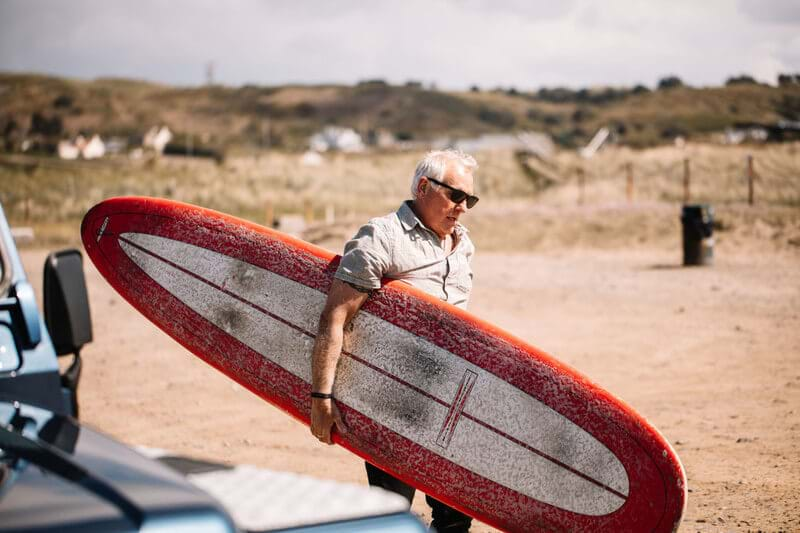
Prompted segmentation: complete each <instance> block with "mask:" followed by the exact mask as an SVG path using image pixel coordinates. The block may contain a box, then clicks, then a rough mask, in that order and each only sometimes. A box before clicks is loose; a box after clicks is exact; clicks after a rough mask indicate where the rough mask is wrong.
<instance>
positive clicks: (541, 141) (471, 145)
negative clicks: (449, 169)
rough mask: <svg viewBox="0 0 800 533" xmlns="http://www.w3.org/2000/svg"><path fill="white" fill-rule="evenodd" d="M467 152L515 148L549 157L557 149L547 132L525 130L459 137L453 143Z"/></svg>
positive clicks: (516, 150)
mask: <svg viewBox="0 0 800 533" xmlns="http://www.w3.org/2000/svg"><path fill="white" fill-rule="evenodd" d="M453 144H454V146H455V147H456V148H458V149H459V150H462V151H464V152H467V153H472V152H480V151H483V150H514V151H515V152H525V153H529V154H531V155H535V156H537V157H539V158H541V159H549V158H550V157H552V155H553V152H554V150H555V145H554V144H553V139H552V138H551V137H550V136H549V135H548V134H546V133H541V132H536V131H523V132H520V133H517V134H512V133H488V134H485V135H481V136H480V137H475V138H472V139H459V140H458V141H456V142H455V143H453Z"/></svg>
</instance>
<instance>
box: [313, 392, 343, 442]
mask: <svg viewBox="0 0 800 533" xmlns="http://www.w3.org/2000/svg"><path fill="white" fill-rule="evenodd" d="M334 425H335V426H336V430H337V431H338V432H339V433H346V432H347V426H346V425H345V424H344V421H343V420H342V415H341V413H339V408H338V407H336V403H335V402H334V401H333V400H328V399H321V398H312V399H311V433H313V434H314V436H315V437H317V438H318V439H319V440H320V441H321V442H324V443H325V444H333V426H334Z"/></svg>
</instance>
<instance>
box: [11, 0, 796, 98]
mask: <svg viewBox="0 0 800 533" xmlns="http://www.w3.org/2000/svg"><path fill="white" fill-rule="evenodd" d="M761 4H762V3H761V2H759V3H758V5H759V6H760V5H761ZM766 5H767V7H766V8H765V9H764V10H763V11H764V13H761V12H759V9H758V8H757V6H755V4H754V3H752V2H748V0H742V2H740V3H739V4H735V3H731V2H729V1H727V0H707V1H706V2H690V1H685V0H674V1H672V2H648V3H643V2H636V1H634V0H616V1H611V2H604V3H601V4H598V3H596V2H591V1H589V0H569V1H566V2H550V1H543V0H530V1H524V0H504V1H490V0H464V1H456V0H434V1H424V0H407V1H405V2H389V1H381V0H375V1H373V2H370V3H364V2H360V1H356V0H342V1H341V2H330V1H322V0H318V1H304V2H277V1H275V2H266V1H256V0H238V1H229V2H224V3H223V2H216V1H212V0H193V1H191V2H189V1H186V0H182V1H178V0H173V1H170V2H157V1H155V0H139V1H137V2H105V1H99V0H70V2H61V1H55V0H50V1H48V0H26V1H23V0H3V1H0V69H3V70H28V71H38V72H47V73H54V74H58V75H66V76H77V77H97V76H125V77H136V78H145V79H153V80H159V81H164V82H168V83H178V84H199V83H202V82H203V81H204V78H205V66H206V64H207V63H208V62H209V61H213V62H214V66H215V76H216V79H217V80H218V81H221V82H223V83H227V84H232V85H240V84H244V83H257V84H270V85H271V84H282V83H288V82H301V83H324V82H336V83H353V82H356V81H358V80H362V79H368V78H384V79H386V80H388V81H392V82H398V83H402V82H404V81H406V80H409V79H414V80H420V81H423V82H436V83H437V84H438V85H439V86H440V87H444V88H466V87H468V86H470V85H472V84H477V85H479V86H481V87H497V86H505V87H508V86H512V85H513V86H515V87H517V88H519V89H534V88H537V87H540V86H542V85H547V86H552V85H568V86H573V87H580V86H586V85H597V84H607V85H632V84H635V83H646V84H650V85H652V84H655V83H656V82H657V80H658V79H659V77H661V76H663V75H665V74H667V73H675V74H677V75H678V76H680V77H681V78H683V79H684V80H685V81H687V82H688V83H691V84H718V83H721V82H722V81H724V80H725V78H726V77H727V76H730V75H733V74H739V73H742V72H746V71H748V70H751V71H752V72H757V73H758V75H759V76H764V75H769V76H772V74H769V73H771V72H772V71H774V70H775V69H776V68H784V69H785V70H789V71H797V70H800V43H799V42H798V40H797V38H796V35H798V34H799V33H800V32H798V31H797V29H798V28H797V24H794V25H792V24H790V23H783V22H782V23H780V24H777V23H767V22H764V20H772V19H780V18H783V19H786V18H787V17H788V18H789V19H791V16H794V15H791V16H790V15H786V13H787V12H790V14H791V13H794V12H795V11H796V10H795V11H793V8H792V6H793V5H794V4H792V5H789V3H788V2H787V3H781V2H767V4H766ZM786 10H788V11H786ZM754 13H756V15H757V16H760V17H761V18H760V19H759V20H757V21H756V20H755V19H754V16H756V15H754Z"/></svg>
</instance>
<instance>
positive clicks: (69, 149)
mask: <svg viewBox="0 0 800 533" xmlns="http://www.w3.org/2000/svg"><path fill="white" fill-rule="evenodd" d="M56 150H57V152H58V157H60V158H61V159H78V157H82V158H83V159H98V158H100V157H103V156H104V155H106V145H105V143H104V142H103V139H101V138H100V136H99V135H97V134H94V135H92V137H91V138H90V139H89V140H88V141H87V140H86V137H84V136H83V135H78V136H77V137H75V140H72V141H59V143H58V146H57V148H56Z"/></svg>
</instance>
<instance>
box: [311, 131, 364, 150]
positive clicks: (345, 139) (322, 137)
mask: <svg viewBox="0 0 800 533" xmlns="http://www.w3.org/2000/svg"><path fill="white" fill-rule="evenodd" d="M308 144H309V148H311V150H313V151H315V152H327V151H328V150H339V151H341V152H363V151H364V141H363V140H362V139H361V135H359V134H358V133H356V132H355V130H353V129H351V128H340V127H338V126H326V127H325V128H324V129H323V130H322V131H321V132H319V133H315V134H314V135H312V136H311V138H310V139H309V140H308Z"/></svg>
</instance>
